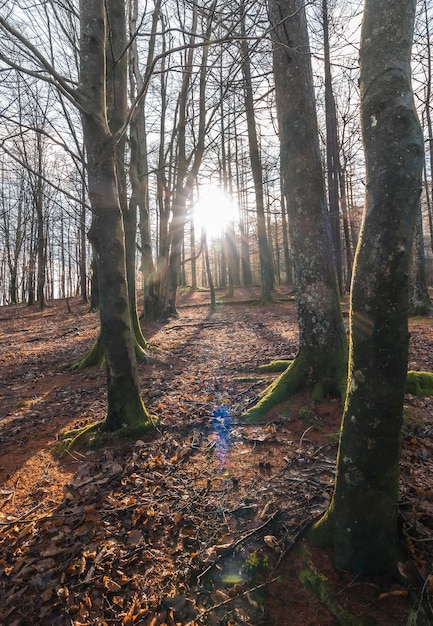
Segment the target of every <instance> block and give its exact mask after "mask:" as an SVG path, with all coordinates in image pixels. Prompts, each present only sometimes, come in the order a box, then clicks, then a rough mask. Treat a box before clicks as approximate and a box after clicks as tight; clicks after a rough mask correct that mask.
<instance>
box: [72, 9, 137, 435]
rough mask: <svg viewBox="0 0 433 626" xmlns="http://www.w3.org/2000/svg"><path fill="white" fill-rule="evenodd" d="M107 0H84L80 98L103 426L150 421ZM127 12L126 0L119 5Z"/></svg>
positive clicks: (82, 10) (119, 427) (120, 426)
mask: <svg viewBox="0 0 433 626" xmlns="http://www.w3.org/2000/svg"><path fill="white" fill-rule="evenodd" d="M104 6H105V4H104V1H103V0H81V2H80V22H81V39H80V44H81V67H80V87H79V94H78V95H79V98H80V103H81V115H82V123H83V134H84V140H85V145H86V151H87V171H88V185H89V197H90V201H91V205H92V213H93V220H92V225H91V228H90V230H89V240H90V241H91V243H92V245H93V249H94V252H95V257H96V262H97V267H98V278H99V289H100V303H99V305H100V319H101V333H100V338H101V342H102V345H103V347H104V353H105V361H106V370H107V389H108V409H107V417H106V419H105V422H104V424H103V429H104V430H107V431H116V430H119V429H121V428H122V427H123V426H125V425H126V426H129V427H136V426H146V425H148V424H149V414H148V413H147V411H146V409H145V408H144V405H143V402H142V400H141V397H140V391H139V383H138V371H137V363H136V358H135V351H134V338H133V333H132V327H131V317H130V309H129V297H128V286H127V279H126V255H125V233H124V229H123V220H122V211H121V206H120V199H119V192H118V184H117V172H116V138H115V137H113V135H112V133H111V132H110V129H109V126H108V120H107V117H106V115H107V107H106V105H107V101H106V65H105V63H106V49H105V45H106V39H107V33H106V28H105V25H106V16H105V9H104ZM120 6H121V8H120V10H123V3H119V7H120Z"/></svg>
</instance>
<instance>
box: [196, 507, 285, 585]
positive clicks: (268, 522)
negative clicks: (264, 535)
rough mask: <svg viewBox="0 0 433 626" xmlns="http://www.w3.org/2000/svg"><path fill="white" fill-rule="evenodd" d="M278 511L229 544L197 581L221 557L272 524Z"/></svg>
mask: <svg viewBox="0 0 433 626" xmlns="http://www.w3.org/2000/svg"><path fill="white" fill-rule="evenodd" d="M277 514H278V511H275V512H274V513H272V515H271V516H270V517H269V518H268V519H267V520H266V522H264V523H263V524H261V526H258V527H257V528H254V529H253V530H250V532H248V533H247V534H246V535H243V536H242V537H240V538H239V539H238V540H237V541H235V542H234V543H233V544H232V545H231V546H229V547H228V548H226V549H225V550H224V551H223V552H221V554H220V555H218V558H217V559H215V561H213V562H212V563H211V564H210V565H208V567H207V568H206V569H205V570H203V571H202V572H201V574H199V575H198V576H197V581H198V582H200V579H201V578H203V576H204V575H205V574H207V573H208V572H210V570H211V569H212V568H213V567H215V565H216V564H217V563H218V562H219V561H221V559H223V558H225V557H226V556H228V555H229V554H231V553H232V552H233V551H234V550H236V548H237V547H238V546H239V545H240V544H241V543H243V542H244V541H246V540H247V539H249V538H250V537H252V535H254V534H256V533H258V532H260V531H261V530H263V528H265V527H266V526H267V525H268V524H270V523H271V522H272V521H273V520H274V519H275V517H276V516H277Z"/></svg>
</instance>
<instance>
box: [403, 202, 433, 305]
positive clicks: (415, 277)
mask: <svg viewBox="0 0 433 626" xmlns="http://www.w3.org/2000/svg"><path fill="white" fill-rule="evenodd" d="M409 314H410V315H432V314H433V304H432V301H431V298H430V294H429V291H428V285H427V274H426V268H425V250H424V232H423V224H422V210H421V201H420V202H419V204H418V211H417V217H416V228H415V239H414V242H413V250H412V264H411V272H410V288H409Z"/></svg>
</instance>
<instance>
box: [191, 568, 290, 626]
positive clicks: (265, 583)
mask: <svg viewBox="0 0 433 626" xmlns="http://www.w3.org/2000/svg"><path fill="white" fill-rule="evenodd" d="M278 579H279V577H278V576H276V577H275V578H271V580H267V581H266V582H264V583H261V584H260V585H256V586H255V587H250V588H249V589H245V591H242V593H238V594H236V595H235V596H232V597H230V598H227V600H223V601H222V602H219V603H218V604H214V605H213V606H211V607H210V608H209V609H206V611H203V613H201V614H200V616H199V618H198V619H200V621H201V619H202V617H204V616H205V615H207V614H208V613H211V612H212V611H215V610H216V609H219V608H220V607H221V606H225V605H226V604H229V603H230V602H231V601H232V600H234V599H235V598H239V596H247V595H248V594H249V593H252V592H253V591H257V589H263V587H266V586H267V585H271V584H272V583H274V582H276V581H277V580H278Z"/></svg>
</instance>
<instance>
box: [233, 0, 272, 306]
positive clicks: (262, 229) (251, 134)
mask: <svg viewBox="0 0 433 626" xmlns="http://www.w3.org/2000/svg"><path fill="white" fill-rule="evenodd" d="M240 13H241V17H240V21H241V44H240V45H241V51H242V72H243V77H244V85H243V87H244V98H245V114H246V119H247V128H248V146H249V153H250V161H251V170H252V175H253V181H254V195H255V203H256V215H257V239H258V247H259V262H260V284H261V300H262V302H264V303H266V302H269V301H270V300H271V297H272V289H273V287H274V282H275V276H274V266H273V262H272V252H271V247H270V245H269V240H268V234H267V230H266V219H265V204H264V192H263V171H262V160H261V157H260V147H259V141H258V137H257V129H256V120H255V113H254V98H253V82H252V75H251V61H250V50H249V46H248V39H247V29H246V25H245V18H246V10H245V3H244V2H243V0H242V1H241V3H240Z"/></svg>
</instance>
